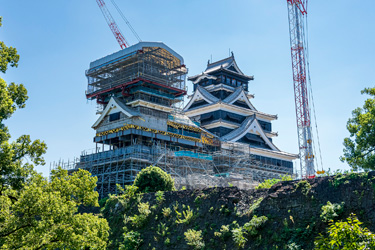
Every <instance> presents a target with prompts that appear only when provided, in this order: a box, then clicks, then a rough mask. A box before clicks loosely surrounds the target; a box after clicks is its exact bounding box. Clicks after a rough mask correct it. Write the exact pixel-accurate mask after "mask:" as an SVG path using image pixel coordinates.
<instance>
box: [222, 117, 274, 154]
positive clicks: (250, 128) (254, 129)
mask: <svg viewBox="0 0 375 250" xmlns="http://www.w3.org/2000/svg"><path fill="white" fill-rule="evenodd" d="M247 133H253V134H259V135H260V137H261V138H262V139H263V140H264V142H265V143H266V144H267V145H268V146H269V147H270V148H271V149H272V150H275V151H280V150H279V149H278V148H277V147H276V146H275V145H274V144H273V143H272V142H271V141H270V140H269V139H268V137H267V136H266V134H265V133H264V131H263V129H262V127H261V126H260V124H259V122H258V120H257V119H256V117H255V115H252V116H249V117H247V118H246V119H245V120H244V121H243V122H242V124H241V126H240V127H238V128H237V129H235V130H233V131H231V132H230V133H228V134H226V135H224V136H223V137H221V140H224V141H233V142H236V141H238V140H240V139H241V138H242V137H244V136H246V134H247Z"/></svg>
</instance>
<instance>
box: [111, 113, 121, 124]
mask: <svg viewBox="0 0 375 250" xmlns="http://www.w3.org/2000/svg"><path fill="white" fill-rule="evenodd" d="M117 120H120V112H117V113H113V114H110V115H109V121H110V122H113V121H117Z"/></svg>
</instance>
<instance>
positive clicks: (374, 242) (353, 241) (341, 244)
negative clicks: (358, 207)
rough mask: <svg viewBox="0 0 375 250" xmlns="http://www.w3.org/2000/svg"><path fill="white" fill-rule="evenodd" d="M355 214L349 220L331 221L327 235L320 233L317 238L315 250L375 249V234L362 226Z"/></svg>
mask: <svg viewBox="0 0 375 250" xmlns="http://www.w3.org/2000/svg"><path fill="white" fill-rule="evenodd" d="M361 225H362V222H360V221H359V220H358V219H357V218H356V217H355V215H354V214H351V215H350V217H349V218H347V221H338V222H333V221H331V222H330V226H329V228H328V230H327V236H324V235H322V234H320V236H318V237H317V238H316V239H315V242H314V244H315V248H314V249H315V250H325V249H333V250H336V249H337V250H338V249H344V250H345V249H347V250H353V249H375V234H373V233H371V232H370V231H369V230H368V229H367V228H366V227H364V228H363V227H361Z"/></svg>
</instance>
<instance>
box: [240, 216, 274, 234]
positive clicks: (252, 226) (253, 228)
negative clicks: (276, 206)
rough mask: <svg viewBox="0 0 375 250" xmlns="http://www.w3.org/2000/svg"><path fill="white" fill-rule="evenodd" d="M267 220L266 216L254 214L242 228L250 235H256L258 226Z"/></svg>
mask: <svg viewBox="0 0 375 250" xmlns="http://www.w3.org/2000/svg"><path fill="white" fill-rule="evenodd" d="M267 220H268V218H267V217H266V216H260V217H258V216H256V215H254V216H253V218H251V220H250V221H249V222H247V223H245V225H244V226H243V228H244V229H245V230H246V231H247V232H248V233H249V234H250V235H252V236H254V235H257V234H258V230H257V229H258V228H260V227H261V226H262V225H263V224H264V223H266V222H267Z"/></svg>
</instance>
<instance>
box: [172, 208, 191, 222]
mask: <svg viewBox="0 0 375 250" xmlns="http://www.w3.org/2000/svg"><path fill="white" fill-rule="evenodd" d="M176 214H177V220H176V223H177V224H189V223H190V222H191V221H192V220H193V219H194V217H195V216H194V212H193V210H191V209H190V206H187V209H186V210H184V211H182V214H181V213H179V212H178V211H177V210H176ZM182 215H183V217H184V218H183V219H181V217H182Z"/></svg>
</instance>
